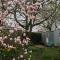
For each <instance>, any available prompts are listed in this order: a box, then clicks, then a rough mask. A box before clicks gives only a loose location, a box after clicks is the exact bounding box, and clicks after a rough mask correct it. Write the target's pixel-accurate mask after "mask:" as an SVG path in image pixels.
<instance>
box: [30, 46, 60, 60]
mask: <svg viewBox="0 0 60 60" xmlns="http://www.w3.org/2000/svg"><path fill="white" fill-rule="evenodd" d="M29 48H30V49H32V51H33V52H32V59H31V60H60V48H37V47H33V46H32V47H29Z"/></svg>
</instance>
